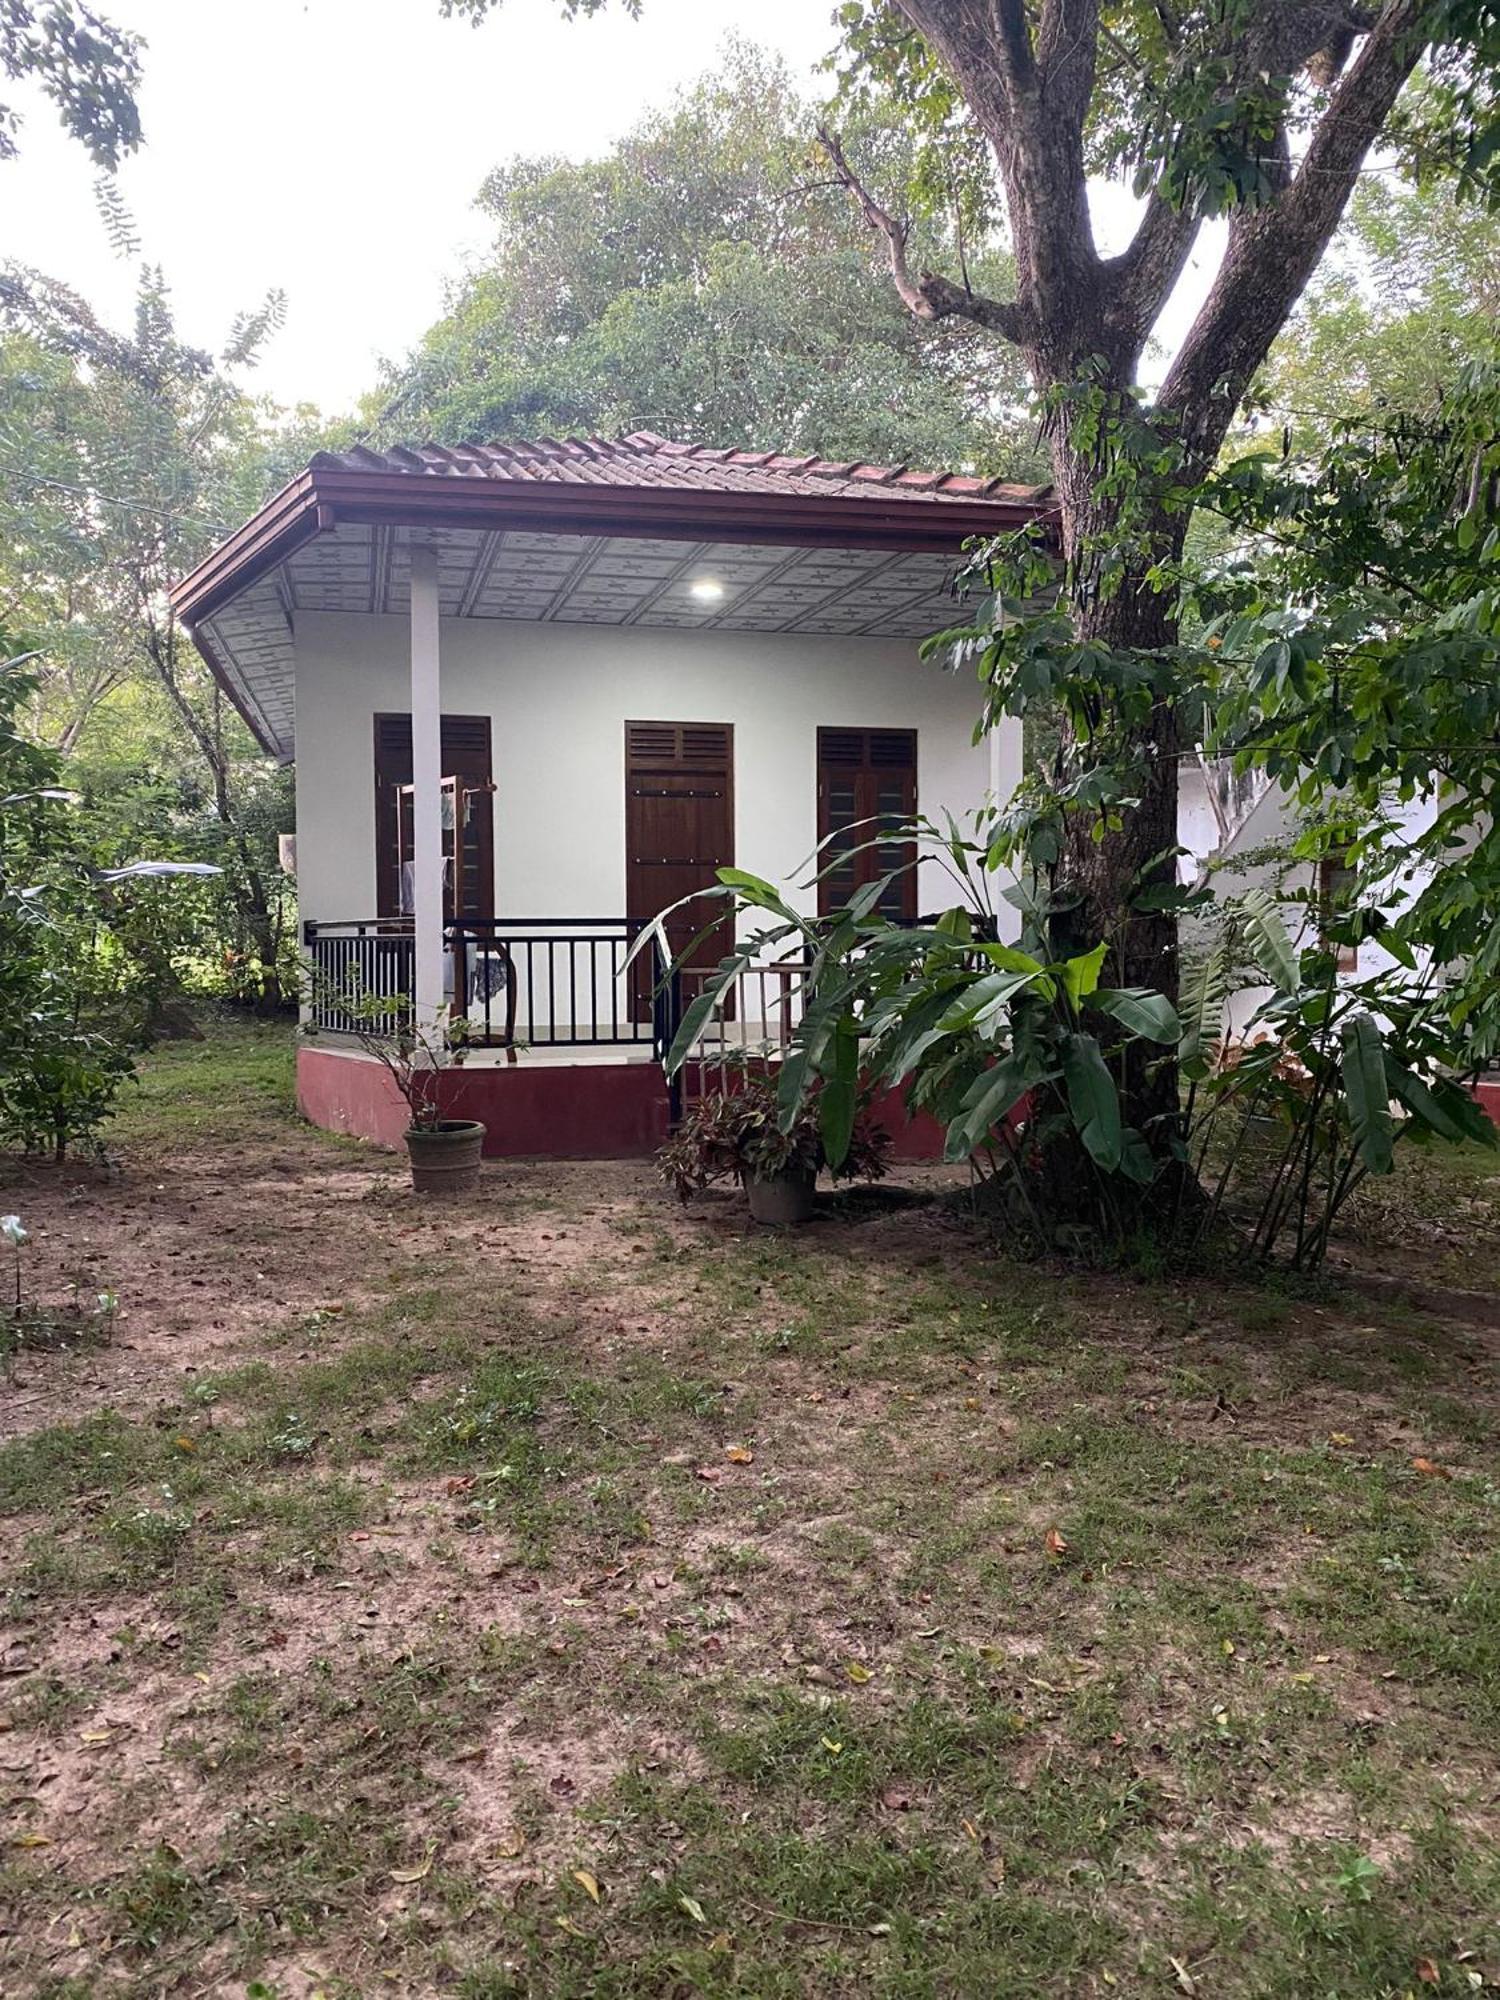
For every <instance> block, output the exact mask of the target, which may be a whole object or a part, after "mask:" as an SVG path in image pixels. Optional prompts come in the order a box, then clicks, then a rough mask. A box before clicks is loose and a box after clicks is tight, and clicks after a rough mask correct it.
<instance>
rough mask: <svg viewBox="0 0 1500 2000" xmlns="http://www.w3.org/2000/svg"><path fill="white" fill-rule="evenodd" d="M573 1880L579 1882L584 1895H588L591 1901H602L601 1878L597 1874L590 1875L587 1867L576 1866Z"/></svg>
mask: <svg viewBox="0 0 1500 2000" xmlns="http://www.w3.org/2000/svg"><path fill="white" fill-rule="evenodd" d="M573 1880H574V1881H575V1882H576V1883H577V1884H578V1886H579V1888H580V1889H582V1891H583V1893H584V1895H585V1896H587V1897H588V1899H589V1901H590V1902H591V1903H597V1902H599V1901H601V1897H600V1894H599V1878H598V1876H597V1875H590V1873H589V1871H588V1870H587V1868H575V1869H574V1870H573Z"/></svg>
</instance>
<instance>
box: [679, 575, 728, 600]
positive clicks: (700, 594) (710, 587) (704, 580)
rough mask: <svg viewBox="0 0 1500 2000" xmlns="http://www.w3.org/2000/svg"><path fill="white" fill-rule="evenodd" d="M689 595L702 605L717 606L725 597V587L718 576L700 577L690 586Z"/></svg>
mask: <svg viewBox="0 0 1500 2000" xmlns="http://www.w3.org/2000/svg"><path fill="white" fill-rule="evenodd" d="M688 595H689V596H690V597H696V598H697V600H698V602H699V603H700V604H716V603H717V602H718V600H719V599H720V598H721V597H722V596H723V595H724V586H723V584H722V583H720V582H719V579H718V578H717V577H716V576H700V577H697V578H695V580H694V581H693V582H692V583H690V584H689V585H688Z"/></svg>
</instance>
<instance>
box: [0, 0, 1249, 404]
mask: <svg viewBox="0 0 1500 2000" xmlns="http://www.w3.org/2000/svg"><path fill="white" fill-rule="evenodd" d="M100 11H101V12H103V13H105V14H106V15H107V17H108V18H110V19H111V20H113V21H115V22H116V23H117V24H119V25H121V26H124V27H128V28H131V29H133V30H135V31H136V32H137V33H139V34H140V35H142V36H143V37H144V38H145V41H146V44H147V46H146V50H145V54H144V64H145V85H144V89H143V92H142V95H141V100H140V101H141V112H142V119H143V123H144V127H145V144H144V146H143V147H142V148H141V150H140V151H139V153H137V154H136V155H135V156H134V157H132V158H131V159H129V160H127V161H126V162H125V164H124V165H123V166H122V168H121V171H120V175H119V184H120V187H121V190H122V192H123V194H124V196H125V199H126V202H127V205H128V206H129V208H130V209H131V211H132V213H133V215H134V218H135V221H136V225H137V228H138V231H139V233H140V236H141V238H142V252H143V254H144V255H146V256H149V257H150V258H152V259H153V260H158V261H160V262H161V264H162V265H163V266H164V267H165V271H166V275H167V279H168V283H169V284H170V285H171V287H172V290H173V294H174V298H175V300H176V304H177V308H178V316H179V325H180V327H181V330H182V333H183V335H184V337H185V338H187V339H189V340H191V341H193V342H195V343H196V344H198V345H201V346H205V347H210V348H212V347H217V346H219V345H221V344H222V341H223V338H224V335H225V333H226V332H227V330H228V327H229V324H230V321H231V320H232V319H233V317H234V315H235V313H237V312H239V311H242V310H244V309H246V308H249V307H252V306H254V305H255V304H256V303H258V301H259V300H260V299H261V298H262V297H263V295H264V294H265V293H266V291H267V290H268V289H270V288H272V287H279V288H280V289H282V290H284V291H285V292H286V294H287V323H286V326H285V328H284V329H283V330H282V332H281V333H279V334H278V335H277V337H276V338H275V340H274V341H273V342H272V343H271V345H270V346H269V347H268V349H267V350H266V354H265V358H264V360H263V362H262V364H261V366H260V367H259V369H258V370H257V371H256V380H257V382H258V384H259V386H260V387H261V388H262V389H263V390H265V391H266V392H267V393H269V394H270V395H271V396H273V397H274V398H275V399H276V400H277V401H279V402H282V403H286V404H295V403H299V402H311V403H314V404H317V405H318V406H319V407H320V408H322V409H323V410H324V411H326V412H328V413H329V414H338V413H341V412H343V411H345V410H348V409H350V408H352V407H353V405H354V403H355V401H356V399H357V398H358V396H359V395H360V394H361V393H362V392H363V391H365V390H367V389H368V388H370V387H371V386H372V385H373V383H374V381H375V379H376V374H377V366H378V362H379V360H380V358H381V357H383V356H388V357H398V356H400V355H401V354H403V353H404V352H405V351H406V349H407V348H408V347H409V346H410V345H411V344H412V343H413V342H414V341H415V340H416V339H417V338H418V337H419V336H420V335H421V333H422V332H423V331H424V330H425V328H426V327H427V326H429V325H430V324H431V323H432V321H433V320H434V319H435V318H437V316H438V314H439V313H440V311H441V310H442V305H443V298H444V288H445V285H446V284H448V283H450V282H451V281H452V280H453V279H454V278H455V277H456V276H458V275H459V273H460V272H461V271H462V269H463V267H464V264H465V262H466V260H469V259H472V258H474V257H476V256H478V255H479V254H481V253H482V251H483V249H484V247H485V243H486V240H487V235H488V229H487V225H486V223H485V221H484V218H483V217H481V216H480V215H479V214H478V213H477V211H476V210H475V209H474V206H473V202H474V196H475V194H476V193H477V191H478V188H479V185H480V182H481V181H482V180H483V179H484V177H485V175H486V174H487V173H488V171H489V170H490V168H491V167H493V166H494V165H495V164H496V163H497V162H498V161H500V160H503V159H506V158H509V157H510V156H511V155H513V154H517V153H523V154H527V153H549V152H550V153H561V154H565V155H567V156H569V157H571V158H575V159H582V158H586V157H589V156H591V155H595V154H598V153H601V152H603V151H605V150H607V148H608V147H609V145H610V144H611V143H612V142H613V141H614V140H615V139H617V138H619V137H620V136H621V135H622V134H623V133H624V132H626V131H627V130H628V129H629V128H630V127H631V126H632V125H633V124H634V123H635V122H636V120H637V118H638V117H639V116H640V114H641V112H642V111H643V110H644V109H645V108H646V107H647V106H649V105H652V104H659V103H661V102H663V101H664V100H665V99H666V98H668V97H669V96H670V95H671V93H672V92H673V90H674V89H675V88H676V87H678V86H680V85H682V84H685V83H688V82H691V81H692V80H693V79H694V78H696V77H697V76H699V75H701V74H702V73H703V72H704V71H706V70H708V69H710V68H712V67H713V65H714V62H715V57H716V52H717V51H718V49H719V48H720V47H721V46H722V43H723V40H724V37H725V36H726V35H727V34H728V33H730V32H732V31H738V32H740V33H742V34H745V35H747V36H750V37H752V38H753V39H754V40H756V41H757V42H759V43H761V44H762V45H764V46H766V47H769V48H773V49H775V50H778V51H779V52H780V53H781V54H782V55H783V56H784V57H785V58H786V60H787V62H788V64H789V65H790V66H791V68H792V71H793V73H794V74H795V75H797V76H798V77H800V78H804V79H806V80H807V81H808V82H809V83H811V82H812V81H813V66H814V64H815V63H816V62H817V61H818V59H819V58H820V57H821V56H823V55H824V54H825V53H826V52H827V50H828V48H829V47H830V46H831V43H832V41H833V38H834V30H833V28H832V26H831V23H830V16H831V14H832V11H833V10H832V0H754V4H753V5H751V4H747V0H645V6H644V11H643V14H642V18H641V19H640V20H639V21H631V20H630V19H628V18H627V17H626V15H625V14H624V13H623V11H620V10H618V9H611V10H608V11H606V13H605V14H603V15H602V16H599V17H598V18H595V19H593V20H587V21H576V22H568V21H565V20H563V19H562V18H561V10H560V6H559V4H558V0H504V4H503V5H502V6H501V7H500V8H499V9H498V10H497V11H496V12H495V13H493V14H492V15H491V17H490V18H489V19H488V20H487V21H486V22H484V23H483V24H482V25H481V26H479V27H474V26H473V25H471V24H470V23H468V22H467V21H462V20H447V19H444V18H443V16H442V13H441V9H440V5H439V0H256V4H255V6H254V7H253V8H244V7H233V6H231V5H230V4H228V0H100ZM14 95H15V101H16V103H17V105H18V107H19V108H20V109H21V110H22V111H23V113H24V114H25V118H26V123H25V127H24V129H23V131H22V134H21V157H20V158H19V159H18V160H16V161H13V162H11V163H9V164H3V163H0V256H4V257H11V258H15V259H17V260H19V261H20V262H22V263H26V264H31V265H34V266H35V267H36V268H37V269H39V270H42V271H44V272H46V273H47V274H48V275H49V276H51V277H55V278H59V279H62V280H64V281H65V282H67V283H69V284H71V285H73V286H74V287H75V288H76V289H78V290H79V291H81V292H82V293H83V294H84V296H85V297H86V298H88V299H89V300H90V301H91V302H92V303H93V304H94V306H95V307H96V309H97V310H99V311H101V312H103V313H104V314H105V316H106V317H112V318H115V319H117V320H118V319H122V318H124V317H125V316H126V315H127V314H128V312H129V310H130V302H131V298H132V293H133V287H134V279H135V263H134V260H131V261H122V260H121V259H120V258H119V257H118V256H117V255H116V254H115V252H114V250H113V249H112V248H111V246H110V243H109V240H108V238H107V236H106V235H105V232H104V229H103V226H102V224H101V223H100V221H99V217H98V211H97V207H96V204H95V200H94V194H93V183H94V178H95V169H94V168H93V166H92V165H91V163H90V162H89V160H88V158H87V155H86V154H85V153H84V151H83V149H82V147H80V146H79V145H78V144H77V143H76V142H74V141H71V140H69V139H68V138H66V137H65V136H64V135H63V133H62V132H61V130H60V128H59V127H58V125H57V121H56V115H55V113H54V112H53V110H52V108H51V106H50V105H48V104H46V103H45V102H44V101H42V100H41V99H39V98H36V97H33V96H29V95H28V94H27V92H26V90H25V89H24V88H18V89H17V90H16V91H15V93H14ZM1102 207H1103V211H1104V214H1103V220H1104V224H1105V228H1106V231H1107V233H1109V234H1111V235H1113V234H1115V233H1116V232H1117V231H1118V230H1120V229H1122V228H1123V227H1124V225H1125V222H1126V221H1127V220H1128V216H1127V215H1126V214H1125V212H1124V210H1123V209H1122V207H1121V205H1120V203H1118V202H1111V201H1110V200H1108V199H1106V200H1105V201H1104V203H1103V204H1102ZM1210 262H1211V252H1209V253H1205V257H1204V258H1203V259H1200V268H1199V270H1198V271H1196V272H1191V273H1189V275H1188V278H1187V280H1186V281H1185V284H1184V287H1183V296H1182V297H1181V298H1180V299H1179V301H1177V302H1176V304H1175V305H1174V307H1173V308H1172V309H1171V311H1170V314H1169V320H1168V331H1169V333H1170V330H1171V326H1172V324H1173V322H1182V321H1184V320H1185V318H1186V315H1187V312H1188V309H1189V306H1190V304H1191V300H1192V298H1193V297H1194V296H1196V295H1198V294H1200V293H1201V290H1202V288H1203V284H1204V282H1205V280H1206V277H1207V276H1208V275H1209V265H1210Z"/></svg>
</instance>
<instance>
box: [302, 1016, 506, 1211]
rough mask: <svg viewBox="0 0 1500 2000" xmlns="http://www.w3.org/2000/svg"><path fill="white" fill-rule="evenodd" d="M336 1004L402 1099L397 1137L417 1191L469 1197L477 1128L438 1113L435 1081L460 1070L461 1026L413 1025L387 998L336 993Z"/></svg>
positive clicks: (451, 1021) (444, 1021) (442, 1021)
mask: <svg viewBox="0 0 1500 2000" xmlns="http://www.w3.org/2000/svg"><path fill="white" fill-rule="evenodd" d="M338 1004H339V1007H340V1009H341V1011H342V1012H343V1014H344V1016H345V1018H346V1019H347V1020H348V1021H349V1022H350V1024H351V1027H350V1032H351V1033H352V1034H353V1035H354V1037H355V1039H356V1040H357V1041H358V1043H359V1045H360V1047H361V1048H362V1049H363V1050H364V1051H365V1053H366V1054H367V1055H372V1056H374V1058H375V1060H376V1061H377V1062H378V1063H380V1064H381V1066H382V1067H383V1068H384V1070H385V1072H386V1075H387V1076H389V1077H390V1079H391V1081H392V1082H393V1083H394V1084H395V1086H396V1088H397V1090H399V1091H400V1093H401V1095H402V1097H403V1098H404V1100H405V1102H406V1108H407V1112H408V1114H409V1117H410V1121H411V1122H410V1123H409V1124H408V1126H407V1128H406V1131H405V1133H404V1134H403V1137H404V1138H405V1140H406V1151H407V1157H408V1158H409V1159H410V1161H411V1184H412V1187H413V1189H414V1191H415V1192H416V1193H417V1194H469V1193H471V1192H472V1191H473V1189H474V1187H475V1186H476V1184H477V1183H478V1180H479V1159H480V1154H481V1152H482V1150H483V1147H484V1132H485V1128H484V1126H483V1125H482V1124H481V1123H480V1122H479V1120H478V1119H477V1118H451V1117H446V1116H445V1115H444V1112H443V1096H444V1093H443V1091H442V1090H441V1089H440V1087H439V1082H438V1079H439V1078H440V1077H441V1075H442V1074H443V1072H444V1070H447V1069H457V1068H460V1067H462V1064H463V1060H464V1057H465V1055H466V1054H467V1053H468V1049H467V1033H468V1023H467V1022H466V1021H464V1020H463V1019H462V1018H461V1017H457V1016H450V1015H449V1014H447V1013H446V1012H444V1013H442V1014H440V1015H439V1016H438V1018H437V1019H436V1020H435V1021H434V1022H433V1024H432V1026H431V1027H418V1026H417V1024H416V1023H415V1021H414V1020H413V1019H412V1015H411V1010H410V1008H409V1006H408V1007H402V1008H401V1010H400V1011H399V1012H394V1013H393V1008H396V1007H399V1006H400V1003H399V1002H394V1001H393V1000H392V998H391V996H390V995H389V994H383V993H361V994H354V995H351V994H349V993H347V992H340V994H339V996H338Z"/></svg>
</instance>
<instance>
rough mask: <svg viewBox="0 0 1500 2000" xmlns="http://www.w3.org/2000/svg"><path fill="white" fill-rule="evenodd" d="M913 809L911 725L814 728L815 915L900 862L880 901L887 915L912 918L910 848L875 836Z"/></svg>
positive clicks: (907, 843)
mask: <svg viewBox="0 0 1500 2000" xmlns="http://www.w3.org/2000/svg"><path fill="white" fill-rule="evenodd" d="M916 810H917V732H916V731H915V730H914V729H820V730H819V731H818V844H819V856H818V865H819V871H820V875H821V880H820V881H819V883H818V914H819V916H829V915H831V914H832V912H833V911H835V910H841V909H842V908H843V907H844V905H845V904H846V903H847V902H848V901H849V899H850V897H851V896H853V895H854V894H855V892H856V891H857V890H859V889H861V888H863V887H864V886H865V884H866V883H868V882H874V881H878V880H879V878H880V877H881V876H882V875H886V874H888V873H889V872H890V871H891V870H892V869H894V868H902V869H903V873H901V874H900V875H898V876H897V878H896V880H895V881H894V882H892V883H891V884H890V886H889V887H888V888H887V890H886V891H885V893H884V895H882V897H881V899H880V903H879V906H878V907H879V908H880V909H881V910H882V911H883V912H884V913H885V915H886V916H889V917H915V915H916V914H917V878H916V870H915V869H914V868H913V867H911V866H910V865H909V864H910V863H911V862H912V861H913V860H914V859H915V858H916V849H915V847H914V845H913V844H912V842H910V841H904V840H881V839H880V838H879V835H880V833H881V832H882V831H884V830H885V829H887V828H889V829H890V830H891V831H893V832H894V831H895V830H896V829H897V828H900V827H902V826H905V825H908V824H909V823H910V822H911V820H912V819H913V818H914V817H915V815H916ZM872 843H873V844H872Z"/></svg>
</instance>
